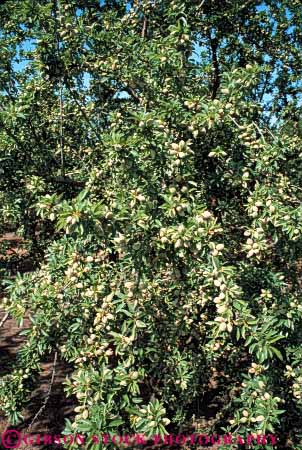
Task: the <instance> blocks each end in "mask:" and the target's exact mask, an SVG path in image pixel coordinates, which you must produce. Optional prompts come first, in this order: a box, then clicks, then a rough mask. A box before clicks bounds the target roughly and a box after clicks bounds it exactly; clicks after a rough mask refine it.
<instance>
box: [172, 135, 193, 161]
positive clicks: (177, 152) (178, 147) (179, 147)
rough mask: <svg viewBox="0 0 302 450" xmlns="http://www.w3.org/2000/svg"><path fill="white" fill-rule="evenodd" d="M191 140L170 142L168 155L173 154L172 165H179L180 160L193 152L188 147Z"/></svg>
mask: <svg viewBox="0 0 302 450" xmlns="http://www.w3.org/2000/svg"><path fill="white" fill-rule="evenodd" d="M191 144H192V142H191V141H190V140H189V141H187V142H185V141H183V140H181V141H179V142H178V143H176V142H172V144H171V145H170V149H169V155H171V156H173V158H174V159H173V161H172V166H176V167H177V166H180V165H181V163H182V160H183V159H184V158H186V157H188V156H189V155H190V154H194V152H193V151H192V150H191V149H190V145H191Z"/></svg>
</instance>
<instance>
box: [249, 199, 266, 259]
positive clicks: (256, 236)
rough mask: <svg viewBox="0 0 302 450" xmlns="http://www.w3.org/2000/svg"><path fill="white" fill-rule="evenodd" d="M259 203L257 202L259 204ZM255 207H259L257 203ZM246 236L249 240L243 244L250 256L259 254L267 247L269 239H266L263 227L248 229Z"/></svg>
mask: <svg viewBox="0 0 302 450" xmlns="http://www.w3.org/2000/svg"><path fill="white" fill-rule="evenodd" d="M259 203H260V202H257V204H258V205H259ZM255 208H258V206H257V205H255ZM244 236H246V237H247V241H246V243H245V244H244V245H243V250H245V251H247V257H248V258H251V257H252V256H254V255H256V256H257V255H259V254H260V252H261V251H263V250H264V249H266V248H267V241H266V240H265V239H264V230H263V229H262V228H256V229H255V230H246V231H245V232H244Z"/></svg>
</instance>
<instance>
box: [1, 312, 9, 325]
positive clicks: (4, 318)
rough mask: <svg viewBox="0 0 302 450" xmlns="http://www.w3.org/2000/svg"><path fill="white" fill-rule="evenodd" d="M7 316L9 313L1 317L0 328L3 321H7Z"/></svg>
mask: <svg viewBox="0 0 302 450" xmlns="http://www.w3.org/2000/svg"><path fill="white" fill-rule="evenodd" d="M8 317H9V313H6V314H5V316H4V317H3V319H2V320H1V322H0V328H1V327H2V326H3V325H4V323H5V322H6V321H7V319H8Z"/></svg>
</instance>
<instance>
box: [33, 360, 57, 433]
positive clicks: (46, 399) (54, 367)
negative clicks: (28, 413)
mask: <svg viewBox="0 0 302 450" xmlns="http://www.w3.org/2000/svg"><path fill="white" fill-rule="evenodd" d="M57 357H58V352H55V356H54V360H53V365H52V375H51V380H50V384H49V388H48V391H47V394H46V397H45V399H44V402H43V405H42V406H41V408H40V409H39V411H38V412H37V413H36V415H35V417H34V418H33V420H32V421H31V423H30V425H29V427H28V429H27V431H30V430H31V428H32V426H33V424H34V423H35V421H36V420H37V418H38V417H39V416H40V414H41V413H42V411H43V410H44V409H45V407H46V405H47V402H48V400H49V397H50V394H51V389H52V386H53V382H54V379H55V374H56V364H57Z"/></svg>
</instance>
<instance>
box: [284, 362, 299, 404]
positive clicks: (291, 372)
mask: <svg viewBox="0 0 302 450" xmlns="http://www.w3.org/2000/svg"><path fill="white" fill-rule="evenodd" d="M285 376H286V377H287V378H292V379H293V384H292V392H293V396H294V397H295V398H296V399H297V400H298V401H299V403H300V401H301V399H302V369H301V368H296V369H293V368H292V367H291V366H289V365H287V366H286V372H285Z"/></svg>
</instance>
